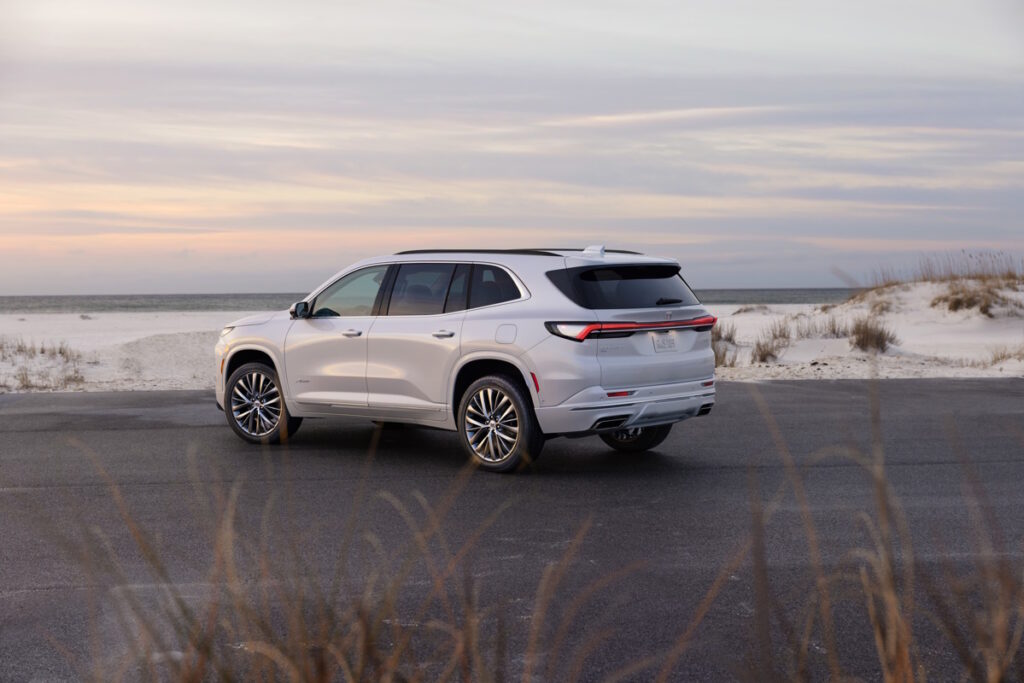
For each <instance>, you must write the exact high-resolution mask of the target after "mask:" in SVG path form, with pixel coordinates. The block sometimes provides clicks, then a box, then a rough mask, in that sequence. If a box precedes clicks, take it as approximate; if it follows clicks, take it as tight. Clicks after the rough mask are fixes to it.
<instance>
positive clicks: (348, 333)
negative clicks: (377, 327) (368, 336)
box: [341, 330, 363, 337]
mask: <svg viewBox="0 0 1024 683" xmlns="http://www.w3.org/2000/svg"><path fill="white" fill-rule="evenodd" d="M341 334H342V336H344V337H361V336H362V335H363V331H362V330H345V331H344V332H342V333H341Z"/></svg>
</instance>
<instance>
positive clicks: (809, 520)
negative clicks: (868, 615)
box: [750, 386, 842, 680]
mask: <svg viewBox="0 0 1024 683" xmlns="http://www.w3.org/2000/svg"><path fill="white" fill-rule="evenodd" d="M750 393H751V395H752V396H753V398H754V402H755V403H756V404H757V407H758V410H759V411H760V413H761V416H762V417H763V418H764V421H765V423H766V425H767V427H768V432H769V434H770V435H771V437H772V441H773V442H774V444H775V450H776V451H777V452H778V454H779V456H780V458H781V459H782V463H783V466H784V468H785V470H786V477H787V479H788V480H789V483H790V486H791V487H792V489H793V495H794V496H795V497H796V501H797V505H798V507H799V508H800V518H801V521H802V523H803V527H804V535H805V536H806V538H807V546H808V550H809V552H810V556H811V558H810V559H811V569H812V571H813V572H814V577H815V585H816V590H817V595H818V607H819V614H818V616H819V619H820V621H821V629H822V635H823V639H824V641H825V650H826V652H825V655H826V658H827V659H828V666H829V672H830V674H831V676H832V679H833V680H839V679H840V678H841V676H842V674H841V670H840V667H839V655H838V651H837V648H836V638H835V625H834V623H833V621H832V599H831V597H830V595H829V587H828V581H827V580H826V577H825V572H824V568H823V566H822V560H821V548H820V546H819V543H818V532H817V528H816V527H815V524H814V519H813V517H812V516H811V507H810V503H809V501H808V499H807V493H806V491H805V490H804V486H803V479H802V478H801V477H800V473H799V471H798V470H797V466H796V460H794V458H793V454H792V453H791V452H790V450H789V445H788V444H787V443H786V440H785V438H783V436H782V430H781V429H780V428H779V425H778V422H776V421H775V417H774V416H773V415H772V413H771V410H770V409H769V407H768V403H767V401H765V399H764V396H763V395H762V394H761V392H760V391H758V389H757V387H756V386H751V388H750Z"/></svg>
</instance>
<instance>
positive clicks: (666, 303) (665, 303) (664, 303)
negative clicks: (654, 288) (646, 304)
mask: <svg viewBox="0 0 1024 683" xmlns="http://www.w3.org/2000/svg"><path fill="white" fill-rule="evenodd" d="M681 303H683V300H682V299H666V298H665V297H662V298H660V299H658V300H657V301H655V302H654V305H655V306H669V305H671V304H681Z"/></svg>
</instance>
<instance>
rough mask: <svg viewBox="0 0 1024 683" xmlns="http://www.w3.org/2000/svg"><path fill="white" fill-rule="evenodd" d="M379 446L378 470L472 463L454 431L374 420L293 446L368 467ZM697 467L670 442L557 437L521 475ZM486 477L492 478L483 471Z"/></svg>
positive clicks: (322, 428)
mask: <svg viewBox="0 0 1024 683" xmlns="http://www.w3.org/2000/svg"><path fill="white" fill-rule="evenodd" d="M374 447H375V448H376V455H375V457H374V462H375V466H377V467H387V468H391V467H394V468H396V469H397V468H400V467H412V468H416V469H417V470H418V471H419V472H422V470H423V468H429V469H434V470H436V472H437V473H442V472H448V473H452V474H454V473H456V472H458V471H459V470H461V469H462V468H463V467H464V466H465V464H466V455H465V454H464V452H463V451H462V448H461V447H460V445H459V443H458V440H457V437H456V435H455V434H454V433H453V432H448V431H443V430H438V429H431V428H428V427H417V426H415V425H401V424H387V425H383V426H377V425H374V424H372V423H369V422H356V421H353V422H351V423H348V424H346V423H339V422H338V421H336V420H324V421H317V422H316V423H313V424H309V425H303V428H302V431H300V432H298V433H297V434H296V435H295V437H294V438H293V439H292V440H291V441H290V442H289V444H288V446H287V448H288V451H289V452H290V454H291V455H292V456H293V457H300V458H309V459H310V460H314V459H330V460H335V459H340V458H344V459H346V460H349V459H351V462H353V463H354V462H359V463H362V462H363V461H364V460H365V458H366V456H367V454H368V452H369V451H370V449H371V448H374ZM693 469H695V464H694V463H693V462H692V461H689V460H687V458H686V455H685V454H684V453H678V452H676V449H675V448H674V447H673V444H672V442H671V440H670V441H668V442H666V443H665V444H662V445H661V446H659V447H658V448H657V449H654V450H652V451H649V452H646V453H619V452H617V451H614V450H612V449H610V448H608V447H607V446H605V445H604V444H603V443H602V442H601V441H600V440H599V439H598V438H597V437H588V438H582V439H565V438H555V439H551V440H550V441H548V442H547V443H546V444H545V446H544V451H543V453H542V457H541V458H540V459H539V461H538V462H537V463H536V464H535V465H533V466H531V467H529V468H527V469H526V470H525V471H524V472H522V473H521V474H525V475H527V476H533V477H558V476H561V475H572V476H574V477H575V476H580V475H588V476H591V475H606V474H615V475H617V476H642V477H647V476H652V475H654V476H664V475H666V474H673V475H675V476H678V475H680V474H684V473H685V472H687V471H689V470H693ZM480 474H481V475H482V476H491V475H489V474H487V473H483V472H481V473H480Z"/></svg>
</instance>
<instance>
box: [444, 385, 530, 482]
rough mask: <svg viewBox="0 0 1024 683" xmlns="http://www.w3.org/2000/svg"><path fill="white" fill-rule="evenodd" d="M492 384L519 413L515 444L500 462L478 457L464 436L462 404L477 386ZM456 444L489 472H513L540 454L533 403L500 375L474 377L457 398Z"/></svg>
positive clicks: (463, 405)
mask: <svg viewBox="0 0 1024 683" xmlns="http://www.w3.org/2000/svg"><path fill="white" fill-rule="evenodd" d="M487 387H493V388H495V389H500V390H501V391H503V392H504V393H505V394H506V395H507V396H508V397H509V399H511V401H512V403H513V404H514V405H515V408H516V412H517V413H519V443H517V444H516V449H515V451H514V452H513V453H512V455H511V456H510V457H509V458H508V459H507V460H504V461H502V462H500V463H491V462H486V461H484V460H481V459H480V458H479V457H478V456H477V454H476V453H475V452H474V451H473V447H472V446H470V445H469V439H468V438H466V406H467V405H468V404H469V401H470V399H471V398H472V397H473V396H474V395H475V394H476V393H477V392H478V391H480V390H481V389H484V388H487ZM456 417H457V419H456V426H457V428H458V434H459V443H461V444H462V448H463V450H464V451H465V452H466V454H467V455H468V456H469V457H470V458H471V459H472V460H473V461H474V462H475V463H476V464H477V465H478V466H479V467H480V468H481V469H485V470H488V471H491V472H514V471H517V470H520V469H524V468H526V467H529V466H530V465H532V464H533V463H534V462H536V461H537V458H538V457H539V456H540V451H541V448H542V447H543V445H544V434H543V433H542V432H541V431H540V425H538V424H537V418H536V416H535V415H534V413H533V403H532V401H531V400H530V398H529V397H528V396H527V395H525V393H524V392H523V389H522V387H520V386H519V383H518V382H516V381H514V380H512V379H510V378H508V377H506V376H504V375H488V376H486V377H481V378H480V379H478V380H476V381H475V382H473V383H472V384H470V385H469V387H468V388H467V389H466V391H465V393H463V394H462V398H461V399H460V400H459V412H458V415H457V416H456Z"/></svg>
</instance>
